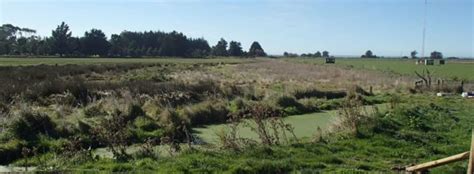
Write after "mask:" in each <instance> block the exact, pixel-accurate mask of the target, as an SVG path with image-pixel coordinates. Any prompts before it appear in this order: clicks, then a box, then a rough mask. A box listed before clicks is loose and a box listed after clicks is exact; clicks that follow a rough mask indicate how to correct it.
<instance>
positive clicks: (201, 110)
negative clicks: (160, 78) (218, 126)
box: [182, 101, 229, 126]
mask: <svg viewBox="0 0 474 174" xmlns="http://www.w3.org/2000/svg"><path fill="white" fill-rule="evenodd" d="M182 112H183V116H184V118H186V119H187V120H189V122H190V123H191V125H193V126H197V125H204V124H213V123H224V122H225V121H226V120H227V115H228V114H229V110H228V109H227V107H226V105H225V104H224V103H223V102H222V101H211V102H203V103H199V104H196V105H193V106H189V107H186V108H185V109H184V110H183V111H182Z"/></svg>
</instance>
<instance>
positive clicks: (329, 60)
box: [326, 57, 336, 63]
mask: <svg viewBox="0 0 474 174" xmlns="http://www.w3.org/2000/svg"><path fill="white" fill-rule="evenodd" d="M326 63H336V58H334V57H326Z"/></svg>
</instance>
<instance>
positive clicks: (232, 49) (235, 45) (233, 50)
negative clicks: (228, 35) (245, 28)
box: [229, 41, 244, 56]
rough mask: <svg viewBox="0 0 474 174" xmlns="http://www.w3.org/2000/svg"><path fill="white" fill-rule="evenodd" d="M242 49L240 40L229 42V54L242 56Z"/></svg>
mask: <svg viewBox="0 0 474 174" xmlns="http://www.w3.org/2000/svg"><path fill="white" fill-rule="evenodd" d="M243 53H244V51H243V50H242V45H241V44H240V42H236V41H230V43H229V55H230V56H242V55H243Z"/></svg>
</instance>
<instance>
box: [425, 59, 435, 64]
mask: <svg viewBox="0 0 474 174" xmlns="http://www.w3.org/2000/svg"><path fill="white" fill-rule="evenodd" d="M424 63H425V65H434V60H433V59H425V60H424Z"/></svg>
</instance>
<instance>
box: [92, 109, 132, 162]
mask: <svg viewBox="0 0 474 174" xmlns="http://www.w3.org/2000/svg"><path fill="white" fill-rule="evenodd" d="M127 117H128V116H127V115H126V114H124V113H123V112H121V111H119V110H116V111H115V113H114V114H112V115H110V117H109V118H108V119H103V120H102V121H101V122H100V124H99V125H98V126H96V127H95V129H94V130H93V132H94V135H95V136H96V138H97V139H98V140H99V142H100V143H102V144H104V145H105V146H107V148H108V149H109V150H110V151H111V152H112V154H113V155H114V158H115V159H116V160H119V161H125V160H127V159H129V158H130V155H129V154H128V153H127V151H126V149H127V146H128V139H129V136H130V135H129V134H130V133H129V132H128V130H127V129H128V128H127V127H128V124H129V119H128V118H127Z"/></svg>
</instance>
